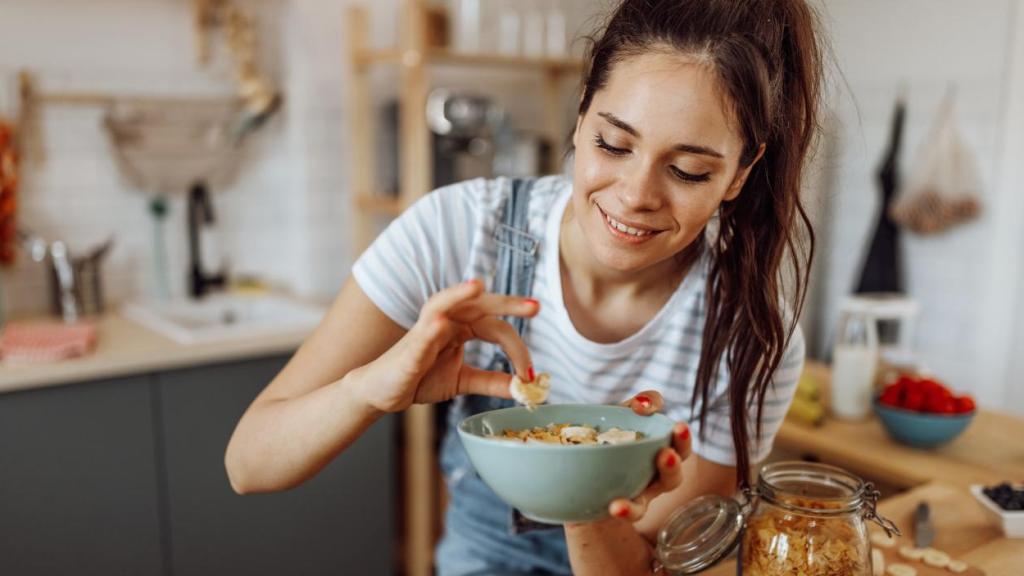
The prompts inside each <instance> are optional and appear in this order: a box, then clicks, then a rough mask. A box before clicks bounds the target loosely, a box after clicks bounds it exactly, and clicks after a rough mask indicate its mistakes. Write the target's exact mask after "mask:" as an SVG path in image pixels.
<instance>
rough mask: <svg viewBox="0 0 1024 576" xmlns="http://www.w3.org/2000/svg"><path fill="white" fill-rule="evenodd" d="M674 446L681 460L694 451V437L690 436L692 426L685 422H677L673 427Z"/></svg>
mask: <svg viewBox="0 0 1024 576" xmlns="http://www.w3.org/2000/svg"><path fill="white" fill-rule="evenodd" d="M672 446H673V447H675V449H676V452H677V453H678V454H679V458H680V460H686V459H687V458H689V457H690V454H691V453H692V452H693V438H691V437H690V427H689V426H687V425H686V423H685V422H676V425H675V426H673V427H672Z"/></svg>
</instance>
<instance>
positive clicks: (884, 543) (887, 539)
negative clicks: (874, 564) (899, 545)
mask: <svg viewBox="0 0 1024 576" xmlns="http://www.w3.org/2000/svg"><path fill="white" fill-rule="evenodd" d="M871 543H872V544H874V545H875V546H879V547H882V548H894V547H895V546H896V539H895V538H893V537H892V536H889V535H888V534H886V533H885V532H872V533H871Z"/></svg>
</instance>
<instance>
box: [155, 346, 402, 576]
mask: <svg viewBox="0 0 1024 576" xmlns="http://www.w3.org/2000/svg"><path fill="white" fill-rule="evenodd" d="M284 362H285V359H283V358H278V359H264V360H254V361H248V362H240V363H235V364H227V365H218V366H210V367H202V368H195V369H190V370H182V371H177V372H171V373H165V374H161V375H159V378H160V393H161V398H160V401H161V404H162V410H161V413H162V414H163V429H164V437H163V442H164V446H165V450H166V464H167V478H168V493H169V503H170V504H169V511H170V538H171V542H172V544H171V549H172V550H173V554H172V558H173V567H174V574H175V576H191V575H196V576H198V575H208V574H246V575H249V576H255V575H260V574H267V575H271V574H272V575H275V576H279V575H281V574H303V575H307V574H310V575H312V574H331V575H337V574H360V575H362V574H366V575H371V576H372V575H377V574H381V575H383V574H390V573H392V563H393V560H392V555H393V547H394V543H395V540H396V539H395V537H394V529H393V526H394V519H393V516H394V509H393V505H394V504H393V500H394V498H393V489H392V486H393V475H394V467H393V465H392V461H393V453H394V449H393V447H392V440H393V434H392V430H391V428H392V426H393V423H394V421H393V420H392V419H384V420H381V421H380V422H378V423H377V424H376V425H375V426H374V427H372V428H371V429H370V430H369V431H367V433H366V434H365V435H364V436H363V437H362V438H361V439H360V440H359V441H357V442H356V443H355V444H354V445H353V446H351V447H350V448H349V449H348V450H346V451H345V453H344V454H342V455H341V456H340V457H339V458H337V459H336V460H335V461H334V462H332V463H331V464H330V465H328V466H327V467H326V468H325V469H324V470H323V471H321V472H320V474H319V475H317V476H316V477H314V478H313V479H311V480H309V481H308V482H306V483H305V484H303V485H301V486H299V487H297V488H294V489H292V490H289V491H285V492H279V493H273V494H254V495H247V496H239V495H237V494H235V493H234V491H232V490H231V486H230V484H229V483H228V479H227V474H226V473H225V471H224V449H225V448H226V446H227V442H228V439H229V438H230V436H231V432H232V431H233V430H234V427H235V424H236V423H237V422H238V419H239V418H240V417H241V415H242V412H244V411H245V409H246V407H247V406H248V405H249V403H250V402H252V400H253V398H255V397H256V395H257V394H258V393H259V391H260V390H262V389H263V388H264V387H265V386H266V385H267V383H269V382H270V380H271V378H273V376H274V375H275V374H276V373H277V372H278V370H280V368H281V367H282V366H283V364H284Z"/></svg>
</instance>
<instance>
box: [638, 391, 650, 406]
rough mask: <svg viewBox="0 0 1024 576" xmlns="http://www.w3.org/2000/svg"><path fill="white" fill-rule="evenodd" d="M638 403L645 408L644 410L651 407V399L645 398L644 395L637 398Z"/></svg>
mask: <svg viewBox="0 0 1024 576" xmlns="http://www.w3.org/2000/svg"><path fill="white" fill-rule="evenodd" d="M636 401H637V402H639V403H640V405H641V406H643V407H644V408H650V407H651V399H650V398H648V397H647V396H644V395H643V394H641V395H639V396H637V397H636Z"/></svg>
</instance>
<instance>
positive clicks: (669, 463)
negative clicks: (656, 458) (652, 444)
mask: <svg viewBox="0 0 1024 576" xmlns="http://www.w3.org/2000/svg"><path fill="white" fill-rule="evenodd" d="M675 467H676V455H675V454H669V455H668V456H667V457H666V458H665V468H675Z"/></svg>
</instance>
